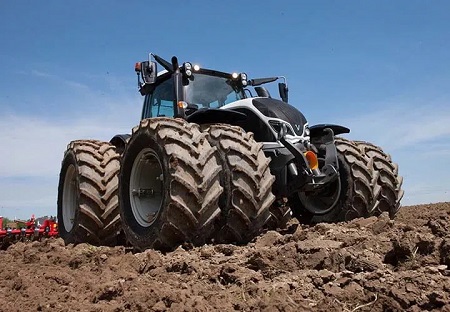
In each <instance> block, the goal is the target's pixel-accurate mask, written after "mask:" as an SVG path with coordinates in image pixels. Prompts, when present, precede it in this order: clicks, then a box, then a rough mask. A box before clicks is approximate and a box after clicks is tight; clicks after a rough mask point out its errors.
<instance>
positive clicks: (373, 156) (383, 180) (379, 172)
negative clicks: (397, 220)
mask: <svg viewBox="0 0 450 312" xmlns="http://www.w3.org/2000/svg"><path fill="white" fill-rule="evenodd" d="M355 144H356V145H357V146H358V148H359V150H360V151H361V153H362V154H363V155H365V157H366V158H367V159H369V161H371V162H373V169H374V172H375V175H376V176H378V179H377V181H376V182H377V184H378V185H379V186H380V187H381V191H380V192H379V193H378V197H377V198H376V201H375V202H376V204H375V205H373V206H372V207H371V210H370V211H369V214H370V215H379V214H381V213H383V212H385V211H386V212H388V213H389V216H390V217H391V218H393V217H394V216H395V215H396V214H397V212H398V210H399V209H400V200H401V199H402V197H403V194H404V192H403V190H402V189H401V187H402V183H403V177H401V176H399V174H398V165H397V164H396V163H394V162H392V159H391V156H390V155H389V154H386V153H385V152H384V151H383V150H382V149H381V148H380V147H379V146H376V145H374V144H372V143H369V142H365V141H355Z"/></svg>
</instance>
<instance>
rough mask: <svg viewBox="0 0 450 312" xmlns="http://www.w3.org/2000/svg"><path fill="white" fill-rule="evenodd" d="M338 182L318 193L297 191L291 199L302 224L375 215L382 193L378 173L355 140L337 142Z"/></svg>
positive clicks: (339, 140)
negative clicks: (375, 208) (378, 199)
mask: <svg viewBox="0 0 450 312" xmlns="http://www.w3.org/2000/svg"><path fill="white" fill-rule="evenodd" d="M335 144H336V149H337V152H338V162H339V179H337V180H335V181H333V182H331V183H330V185H328V186H327V187H324V188H323V189H321V190H320V191H315V192H298V193H297V194H295V195H293V196H291V197H290V198H289V203H290V205H291V207H292V209H293V212H294V215H295V216H296V217H297V218H298V219H299V221H300V222H305V223H318V222H339V221H348V220H351V219H354V218H359V217H367V216H370V215H371V214H373V211H374V207H375V206H376V205H377V198H378V196H379V193H380V192H381V187H380V186H379V185H378V183H377V180H378V172H377V171H376V170H374V168H373V162H372V161H371V159H370V158H368V157H366V155H364V153H363V152H362V151H361V149H360V148H359V146H358V145H357V144H356V143H354V142H353V141H350V140H347V139H344V138H340V137H337V138H336V139H335Z"/></svg>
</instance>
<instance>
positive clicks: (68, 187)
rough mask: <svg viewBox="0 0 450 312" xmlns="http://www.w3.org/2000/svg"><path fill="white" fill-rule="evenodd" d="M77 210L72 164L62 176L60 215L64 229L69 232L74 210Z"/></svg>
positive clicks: (74, 171) (75, 184)
mask: <svg viewBox="0 0 450 312" xmlns="http://www.w3.org/2000/svg"><path fill="white" fill-rule="evenodd" d="M76 211H77V175H76V170H75V166H74V165H69V167H67V171H66V176H65V177H64V190H63V203H62V217H63V223H64V229H65V230H66V231H67V232H70V231H71V230H72V228H73V223H74V219H75V212H76Z"/></svg>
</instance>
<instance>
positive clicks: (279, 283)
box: [0, 203, 450, 312]
mask: <svg viewBox="0 0 450 312" xmlns="http://www.w3.org/2000/svg"><path fill="white" fill-rule="evenodd" d="M449 229H450V203H439V204H430V205H420V206H411V207H403V208H402V209H401V210H400V212H399V214H398V216H397V218H396V219H395V220H390V219H389V218H388V217H387V216H386V215H382V216H380V217H378V218H377V217H372V218H369V219H357V220H353V221H351V222H346V223H341V224H317V225H315V226H305V225H300V224H299V223H298V222H297V221H296V220H295V219H294V220H292V222H291V224H290V226H289V228H288V229H287V230H284V231H281V232H274V231H270V232H267V233H265V234H263V235H261V236H260V237H259V238H258V239H256V240H255V241H254V242H252V243H250V244H248V245H246V246H233V245H206V246H203V247H199V248H190V247H189V246H183V247H180V248H178V249H177V250H175V251H174V252H170V253H167V254H162V253H160V252H158V251H154V250H148V251H146V252H143V253H137V254H133V253H131V252H127V251H126V250H125V248H124V247H115V248H109V247H93V246H91V245H87V244H80V245H77V246H72V245H69V246H64V243H63V241H62V240H61V239H56V240H55V239H51V240H45V241H42V242H33V243H17V244H14V245H12V246H10V247H9V248H8V249H7V250H5V251H0V274H1V279H0V311H53V312H55V311H234V310H237V311H308V310H310V311H404V310H410V311H423V310H433V311H435V310H436V311H438V310H441V311H450V230H449Z"/></svg>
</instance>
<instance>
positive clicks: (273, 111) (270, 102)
mask: <svg viewBox="0 0 450 312" xmlns="http://www.w3.org/2000/svg"><path fill="white" fill-rule="evenodd" d="M252 104H253V105H254V106H255V107H256V108H257V109H258V110H259V111H260V112H261V113H262V114H263V115H264V116H267V117H270V118H279V119H282V120H285V121H287V122H289V123H290V124H291V126H292V128H293V130H294V131H295V133H296V134H297V135H299V136H300V135H302V133H303V127H304V126H305V124H306V122H307V121H306V118H305V116H304V115H303V114H302V113H301V112H300V111H299V110H298V109H296V108H295V107H294V106H292V105H290V104H287V103H285V102H283V101H280V100H276V99H272V98H254V99H252Z"/></svg>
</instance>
